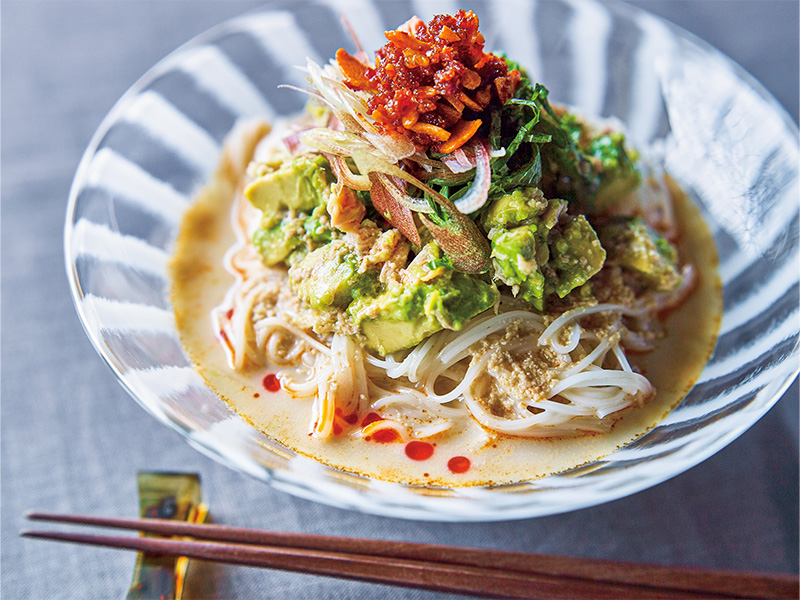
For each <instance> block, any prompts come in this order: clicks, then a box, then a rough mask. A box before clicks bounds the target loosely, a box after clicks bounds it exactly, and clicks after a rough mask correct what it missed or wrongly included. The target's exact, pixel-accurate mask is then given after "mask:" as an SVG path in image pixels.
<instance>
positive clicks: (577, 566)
mask: <svg viewBox="0 0 800 600" xmlns="http://www.w3.org/2000/svg"><path fill="white" fill-rule="evenodd" d="M28 518H30V519H35V520H47V521H56V522H62V523H72V524H79V525H94V526H101V527H114V528H121V529H131V530H138V531H144V532H149V533H156V534H161V535H177V536H190V537H193V538H198V539H205V540H216V541H217V542H235V543H236V544H235V545H230V544H220V543H199V542H182V541H172V540H158V539H142V538H133V539H131V538H114V537H98V536H83V535H77V534H51V533H41V532H26V533H25V535H27V536H28V537H41V538H47V539H58V540H62V541H73V542H78V543H89V544H95V545H107V546H113V547H118V548H128V549H134V550H145V551H152V552H161V553H173V554H180V555H183V556H188V557H190V558H200V559H206V560H214V561H217V562H228V563H232V564H247V565H250V566H262V567H271V568H279V569H284V570H293V571H298V572H304V573H316V574H320V575H329V576H337V577H346V578H352V579H361V580H364V581H373V582H377V583H393V584H395V585H406V586H409V587H423V588H425V589H435V590H439V591H448V592H455V593H467V594H471V595H473V596H482V597H490V598H504V597H515V598H587V597H589V598H617V597H622V596H628V597H630V596H632V595H633V596H635V597H637V598H678V597H680V598H692V597H706V598H707V597H718V598H797V597H798V593H800V584H799V583H798V578H797V577H794V576H791V575H772V574H750V573H736V572H724V571H712V570H706V569H691V568H682V567H664V566H657V565H643V564H637V563H624V562H617V561H608V560H598V559H579V558H571V557H560V556H548V555H532V554H521V553H515V552H503V551H496V550H482V549H477V548H458V547H452V546H451V547H448V546H437V545H431V544H413V543H408V542H386V541H376V540H364V539H354V538H337V537H328V536H316V535H305V534H293V533H279V532H270V531H263V530H254V529H245V528H240V527H228V526H223V525H207V524H189V523H178V522H171V521H164V520H160V519H124V518H106V517H92V516H80V515H60V514H52V513H40V512H31V513H29V514H28ZM143 542H146V543H147V544H148V545H150V544H151V543H155V546H151V547H148V548H145V547H143V546H142V545H141V544H142V543H143ZM241 544H245V546H242V545H241ZM255 544H259V545H262V546H261V547H259V546H255ZM151 548H152V549H151Z"/></svg>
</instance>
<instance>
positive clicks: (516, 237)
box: [492, 225, 547, 310]
mask: <svg viewBox="0 0 800 600" xmlns="http://www.w3.org/2000/svg"><path fill="white" fill-rule="evenodd" d="M536 232H537V227H536V225H520V226H519V227H515V228H514V229H510V230H508V229H497V230H495V232H493V233H494V235H493V236H492V259H493V261H494V267H495V273H494V276H495V278H496V279H498V280H499V281H502V282H503V283H505V284H506V285H508V286H510V287H511V289H512V291H513V292H514V294H515V295H521V296H522V298H523V299H524V300H526V301H527V302H530V303H531V304H533V305H534V306H535V307H536V308H538V309H539V310H542V308H543V305H544V275H543V274H542V272H541V270H540V269H539V262H538V261H537V256H536V254H537V249H539V250H540V252H539V254H540V257H541V256H542V252H547V246H546V245H544V244H543V243H542V240H541V239H540V240H539V242H538V243H537V240H536ZM544 262H547V259H546V258H544Z"/></svg>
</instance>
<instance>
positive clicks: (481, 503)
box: [65, 0, 800, 521]
mask: <svg viewBox="0 0 800 600" xmlns="http://www.w3.org/2000/svg"><path fill="white" fill-rule="evenodd" d="M427 6H428V10H429V14H421V15H420V16H421V17H422V18H423V19H427V18H429V17H430V16H431V15H432V14H434V13H435V12H444V11H447V10H448V9H449V8H450V7H449V5H447V6H439V5H438V4H437V3H430V4H427ZM470 6H471V7H472V8H474V10H475V11H476V12H477V14H478V15H479V16H480V18H481V21H482V29H483V31H484V33H485V36H486V39H487V47H488V48H490V49H502V50H504V51H505V52H507V53H508V55H509V56H511V57H513V58H515V59H516V60H518V61H519V62H520V63H522V64H523V65H526V66H527V67H528V69H529V72H530V73H531V74H532V75H533V77H534V78H535V79H536V80H538V81H541V82H543V83H544V84H545V85H546V86H548V87H549V89H550V91H551V96H550V97H551V98H552V99H554V100H556V101H557V102H560V103H566V104H570V105H572V106H574V107H576V108H577V109H579V110H580V111H581V112H583V113H586V114H590V115H600V116H603V117H612V116H613V117H617V118H619V119H620V120H621V121H622V122H623V123H625V125H626V128H627V130H628V132H629V134H630V138H631V139H632V141H633V142H634V143H635V144H638V145H640V146H645V145H648V146H655V147H658V148H660V151H661V152H663V156H664V160H665V163H666V167H667V169H668V171H669V172H670V173H671V174H672V175H673V176H674V177H675V178H677V179H678V180H679V181H680V182H681V183H682V185H683V186H684V187H685V189H687V190H688V191H689V192H690V195H691V196H692V198H693V199H694V200H695V201H696V202H697V204H698V205H699V206H700V208H701V211H702V212H703V214H704V216H705V218H706V219H707V220H708V222H709V223H710V225H711V228H712V231H713V232H714V237H715V241H716V244H717V247H718V250H719V253H720V257H721V261H720V262H721V264H720V274H721V277H722V280H723V284H724V301H725V311H724V317H723V320H722V325H721V334H720V338H719V342H718V345H717V348H716V350H715V352H714V355H713V357H712V359H711V361H710V362H709V363H708V365H707V366H706V368H705V370H704V371H703V373H702V376H701V377H700V379H699V381H698V382H697V384H696V385H695V386H694V388H693V389H692V391H691V393H690V394H689V395H688V396H687V397H686V398H685V399H684V401H683V402H682V403H681V404H680V406H679V407H678V408H677V409H676V410H675V411H674V412H672V413H671V414H670V415H669V416H668V418H667V419H666V420H665V421H664V422H662V423H661V424H660V425H658V426H657V427H655V428H654V429H653V430H651V431H650V432H649V433H647V435H645V436H643V437H641V438H639V439H638V440H637V441H635V442H634V443H631V444H629V445H628V446H626V447H624V448H623V449H621V450H619V451H617V452H615V453H613V454H611V455H609V456H607V457H606V458H604V459H602V460H598V461H596V462H594V463H592V464H589V465H586V466H583V467H580V468H576V469H573V470H571V471H568V472H565V473H562V474H558V475H552V476H549V477H546V478H543V479H540V480H535V481H529V482H524V483H519V484H515V485H508V486H500V487H493V488H456V489H441V488H426V487H413V486H404V485H399V484H393V483H386V482H381V481H376V480H370V479H367V478H364V477H360V476H356V475H351V474H349V473H344V472H341V471H337V470H335V469H332V468H330V467H326V466H324V465H321V464H318V463H315V462H313V461H311V460H309V459H306V458H304V457H301V456H297V455H295V454H294V453H293V452H291V451H290V450H287V449H286V448H285V447H283V446H281V445H280V444H278V443H276V442H275V441H273V440H270V439H268V438H267V437H265V436H264V435H262V434H261V433H259V432H258V431H256V430H254V429H253V428H251V427H250V426H249V425H247V424H245V423H244V422H243V421H242V420H241V419H240V418H239V417H238V416H237V415H235V414H233V413H231V412H230V411H229V409H228V408H227V406H226V405H225V404H224V402H223V401H221V400H220V399H219V398H218V397H217V396H216V395H215V394H214V393H213V392H212V391H211V390H209V389H208V388H207V387H206V386H205V385H204V383H203V381H202V379H201V378H200V377H199V375H197V374H196V373H195V372H194V371H193V369H192V365H191V363H190V361H189V360H188V358H187V357H186V355H185V354H184V352H183V350H182V348H181V345H180V343H179V341H178V337H177V334H176V331H175V327H174V323H173V318H172V311H171V308H170V304H169V300H168V287H169V284H168V280H167V275H166V271H165V265H166V262H167V260H168V257H169V255H170V252H171V249H172V245H173V241H174V239H175V236H176V233H177V230H178V224H179V221H180V218H181V214H182V212H183V211H184V210H185V209H186V207H187V206H188V205H189V203H190V202H191V200H192V197H193V196H194V194H195V193H196V192H197V191H198V190H199V189H200V188H201V187H202V186H203V184H204V183H205V182H206V181H207V180H208V178H209V175H210V174H211V172H212V169H213V168H214V166H215V163H216V160H217V157H218V153H219V151H220V144H221V142H222V140H223V138H224V136H225V134H226V133H227V132H228V131H229V130H230V129H231V127H232V126H233V125H234V123H235V122H236V120H237V119H239V118H242V117H251V116H262V117H266V118H268V119H270V118H274V117H277V116H281V115H289V114H292V113H295V112H297V111H299V110H300V109H301V108H302V106H303V105H304V103H305V98H304V97H303V96H302V95H301V94H299V93H297V92H295V91H293V90H291V89H286V88H278V87H277V86H278V84H284V83H288V84H292V85H298V86H302V85H303V79H302V78H303V75H302V73H300V72H299V71H298V70H296V69H295V68H294V66H295V65H303V64H305V60H306V57H307V56H310V57H312V58H314V59H315V60H317V61H318V62H322V61H323V60H325V59H327V57H330V56H332V55H333V53H334V52H335V50H336V49H337V48H339V47H342V46H344V47H347V48H352V43H351V41H350V39H349V36H348V35H347V33H346V30H345V29H344V28H343V27H342V26H341V25H340V20H339V13H343V14H345V15H346V16H348V17H349V20H350V22H351V23H352V24H353V25H354V27H355V29H356V31H357V33H358V34H359V36H360V37H361V41H362V43H363V45H364V47H365V48H377V47H379V46H380V45H381V44H382V41H381V40H382V39H383V37H382V33H383V31H384V30H387V29H391V28H394V27H395V26H397V25H398V24H400V23H402V22H404V21H405V20H406V19H408V18H409V17H410V16H411V15H410V14H407V13H406V12H405V11H406V8H405V4H401V3H390V2H380V1H377V0H376V1H371V0H352V1H349V2H347V1H342V2H334V1H333V0H331V1H330V2H324V1H320V2H296V3H291V4H283V5H278V4H275V5H268V6H267V8H265V9H264V10H261V11H258V12H254V13H252V14H248V15H246V16H243V17H241V18H237V19H234V20H231V21H228V22H226V23H224V24H222V25H220V26H218V27H215V28H213V29H212V30H210V31H208V32H207V33H205V34H203V35H201V36H199V37H198V38H196V39H195V40H193V41H191V42H189V43H188V44H186V45H185V46H183V47H181V48H180V49H178V50H176V51H175V52H174V53H172V54H171V55H169V56H168V57H166V58H165V59H164V60H162V61H161V62H159V63H158V64H157V65H156V66H154V67H153V68H152V69H151V70H150V71H149V72H148V73H147V74H146V75H145V76H144V77H143V78H142V79H141V80H140V81H138V82H137V83H136V84H135V85H134V86H133V87H132V88H131V89H130V90H129V91H128V92H127V93H126V94H125V95H124V96H123V97H122V98H121V99H120V101H119V102H118V103H117V104H116V106H115V107H114V108H113V110H112V111H111V113H110V114H109V115H108V116H107V117H106V119H105V120H104V121H103V123H102V125H101V126H100V128H99V130H98V131H97V133H96V135H95V136H94V139H93V140H92V142H91V144H90V145H89V148H88V149H87V151H86V153H85V155H84V157H83V160H82V162H81V164H80V167H79V169H78V172H77V174H76V176H75V181H74V183H73V186H72V190H71V193H70V199H69V207H68V211H67V222H66V232H65V253H66V266H67V272H68V276H69V280H70V283H71V287H72V292H73V295H74V300H75V305H76V308H77V311H78V314H79V315H80V318H81V320H82V322H83V325H84V327H85V329H86V332H87V333H88V335H89V337H90V338H91V340H92V342H93V343H94V346H95V348H96V349H97V351H98V352H99V353H100V355H101V356H102V357H103V359H104V360H105V361H106V362H107V363H108V365H109V366H110V367H111V369H112V370H113V371H114V373H116V375H117V377H118V378H119V380H120V382H121V383H122V385H123V386H124V387H125V389H126V390H127V391H128V392H129V393H130V394H131V395H132V396H133V397H134V398H135V399H136V400H137V401H138V402H139V403H140V404H141V405H142V406H143V407H144V408H145V409H146V410H148V411H149V412H151V413H152V414H153V415H154V416H155V417H156V418H157V419H158V420H160V421H161V422H162V423H164V424H166V425H168V426H169V427H172V428H173V429H175V430H177V431H179V432H180V433H182V434H183V435H184V436H185V437H186V440H187V441H188V442H189V443H190V444H191V445H192V446H194V447H195V448H197V449H198V450H200V451H201V452H203V453H205V454H207V455H209V456H211V457H212V458H214V459H216V460H218V461H219V462H221V463H223V464H226V465H228V466H229V467H231V468H233V469H237V470H239V471H242V472H244V473H248V474H250V475H252V476H254V477H257V478H259V479H262V480H264V481H266V482H268V483H270V484H271V485H273V486H274V487H276V488H278V489H281V490H284V491H286V492H289V493H291V494H295V495H297V496H301V497H304V498H309V499H313V500H316V501H319V502H324V503H327V504H332V505H335V506H339V507H344V508H352V509H357V510H362V511H366V512H371V513H377V514H383V515H388V516H394V517H405V518H415V519H434V520H445V521H467V520H493V519H514V518H522V517H533V516H539V515H547V514H553V513H559V512H564V511H569V510H574V509H578V508H583V507H587V506H591V505H595V504H598V503H601V502H606V501H608V500H612V499H615V498H619V497H622V496H626V495H628V494H631V493H634V492H637V491H639V490H642V489H645V488H647V487H650V486H652V485H655V484H657V483H659V482H661V481H664V480H665V479H668V478H669V477H672V476H674V475H677V474H678V473H681V472H683V471H685V470H686V469H688V468H690V467H692V466H693V465H695V464H697V463H699V462H700V461H702V460H704V459H705V458H707V457H709V456H711V455H712V454H714V453H715V452H717V451H718V450H720V449H721V448H723V447H724V446H725V445H727V444H728V443H730V442H731V441H733V440H734V439H735V438H736V437H737V436H739V435H740V434H741V433H742V432H743V431H745V430H746V429H747V428H748V427H750V426H751V425H752V424H753V423H754V422H755V421H756V420H757V419H758V418H759V417H761V416H762V415H763V414H764V413H765V412H766V411H767V410H768V409H769V408H770V407H771V406H772V405H773V404H774V403H775V402H776V401H777V399H778V398H779V397H780V396H781V394H782V393H783V391H784V390H785V389H786V388H787V387H788V385H789V384H790V383H791V381H792V379H793V378H794V376H795V375H796V373H797V369H798V326H799V325H800V319H798V312H800V311H799V306H800V302H799V301H798V275H800V267H799V265H798V197H800V188H799V187H798V164H800V151H799V150H798V132H797V128H796V127H795V125H794V124H793V123H792V122H791V120H790V119H789V117H788V116H787V115H786V114H785V113H784V111H783V110H782V109H781V107H780V106H779V105H778V104H777V102H776V101H775V100H774V99H773V98H772V97H771V96H770V95H769V94H768V93H767V92H766V91H765V90H764V89H763V88H762V87H761V86H760V85H759V84H758V83H757V82H756V81H754V80H753V79H752V78H751V77H750V76H749V75H748V74H747V73H745V72H744V71H743V70H742V69H741V68H739V67H738V66H737V65H736V64H734V63H733V62H732V61H730V60H729V59H727V58H726V57H725V56H723V55H721V54H720V53H719V52H717V51H716V50H714V49H713V48H711V47H710V46H708V45H707V44H705V43H703V42H702V41H700V40H698V39H696V38H694V37H693V36H691V35H689V34H687V33H686V32H685V31H683V30H681V29H679V28H677V27H675V26H673V25H671V24H669V23H666V22H664V21H662V20H660V19H658V18H656V17H653V16H651V15H649V14H647V13H645V12H642V11H639V10H636V9H633V8H631V7H629V6H624V5H618V4H608V5H607V4H600V3H595V2H591V1H586V2H573V1H569V0H551V1H548V2H539V3H532V2H512V1H506V2H489V1H486V2H473V3H471V4H470ZM437 9H438V10H437Z"/></svg>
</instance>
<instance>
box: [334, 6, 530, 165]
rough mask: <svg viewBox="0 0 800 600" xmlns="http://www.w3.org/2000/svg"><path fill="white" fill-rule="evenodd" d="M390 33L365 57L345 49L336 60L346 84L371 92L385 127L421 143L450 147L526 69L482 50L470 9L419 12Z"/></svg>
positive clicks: (468, 134) (509, 92)
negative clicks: (371, 57) (370, 60)
mask: <svg viewBox="0 0 800 600" xmlns="http://www.w3.org/2000/svg"><path fill="white" fill-rule="evenodd" d="M386 38H387V39H388V40H389V41H388V43H387V44H385V45H384V46H383V47H382V48H380V49H379V50H378V51H377V52H376V53H375V66H374V67H373V66H371V65H367V64H365V62H362V60H359V58H363V57H362V56H359V58H356V57H354V56H352V55H350V54H349V53H348V52H347V51H345V50H344V49H340V50H339V51H338V52H337V53H336V62H337V64H338V65H339V68H340V69H341V70H342V73H343V75H344V78H345V83H346V84H347V86H348V87H350V88H351V89H353V90H356V91H363V92H368V93H369V94H370V97H369V100H368V103H367V105H368V107H369V110H370V111H372V112H371V116H372V117H373V118H374V119H375V120H376V122H377V124H378V126H379V127H380V128H381V129H382V131H383V132H388V131H390V130H395V131H397V132H399V133H402V134H405V135H407V136H408V137H409V138H410V139H411V141H413V142H414V144H415V145H416V146H417V148H418V149H419V150H420V151H423V152H424V151H427V150H429V149H433V150H434V151H436V152H441V153H443V154H448V153H450V152H452V151H454V150H456V149H457V148H460V147H461V146H463V145H464V144H465V143H466V142H468V141H469V140H470V139H471V138H472V136H473V135H474V134H475V133H476V132H477V131H478V128H479V127H480V126H481V124H482V123H484V122H486V114H487V112H488V111H487V109H490V108H492V107H494V106H502V105H503V104H505V103H506V102H507V101H508V100H509V98H511V97H513V95H514V93H515V92H516V90H517V87H518V86H519V82H520V73H519V71H517V70H516V69H513V70H510V71H509V69H508V66H507V65H506V62H505V61H504V60H503V59H502V58H501V57H499V56H497V55H495V54H491V53H487V52H484V51H483V45H484V41H485V40H484V38H483V34H481V33H480V32H479V31H478V17H477V16H476V15H475V13H473V12H472V11H463V10H460V11H458V12H457V13H456V14H455V15H437V16H435V17H434V18H433V19H432V20H431V21H430V23H428V24H427V25H426V24H425V23H424V22H422V21H421V20H420V19H418V18H416V17H415V18H413V19H411V20H410V21H408V22H407V23H406V24H405V25H403V26H402V27H400V28H399V29H396V30H393V31H387V32H386Z"/></svg>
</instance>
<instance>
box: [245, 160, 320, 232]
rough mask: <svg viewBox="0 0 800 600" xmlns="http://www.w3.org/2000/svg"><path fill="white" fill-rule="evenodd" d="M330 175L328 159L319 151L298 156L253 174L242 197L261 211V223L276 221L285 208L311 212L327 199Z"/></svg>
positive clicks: (286, 210) (267, 223) (284, 213)
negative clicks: (271, 168)
mask: <svg viewBox="0 0 800 600" xmlns="http://www.w3.org/2000/svg"><path fill="white" fill-rule="evenodd" d="M331 180H332V177H331V176H330V173H329V165H328V161H327V160H326V159H325V157H324V156H322V155H319V154H314V155H308V154H305V155H302V156H298V157H297V158H295V159H293V160H291V161H286V162H284V163H282V164H281V165H280V167H278V168H277V169H275V170H272V171H269V172H267V173H265V174H264V175H261V176H260V177H257V178H256V179H255V180H254V181H253V182H252V183H251V184H250V185H248V186H247V187H246V188H245V190H244V195H245V197H246V198H247V199H248V200H249V201H250V203H251V204H252V205H253V206H255V207H256V208H258V209H261V211H262V213H263V217H262V226H263V227H269V226H271V225H274V224H275V223H276V222H277V221H280V220H281V219H282V218H283V217H284V216H285V215H286V213H287V212H288V211H289V210H293V211H305V212H311V211H312V210H313V209H314V208H315V207H316V206H320V205H323V206H324V205H325V204H326V202H327V199H326V197H325V196H324V194H326V193H329V191H330V183H329V181H331Z"/></svg>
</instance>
